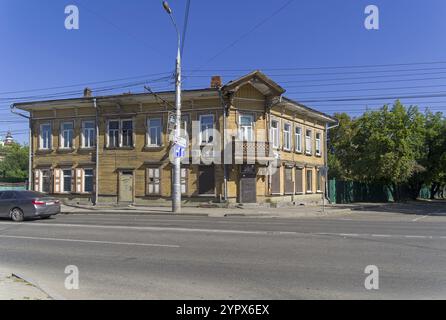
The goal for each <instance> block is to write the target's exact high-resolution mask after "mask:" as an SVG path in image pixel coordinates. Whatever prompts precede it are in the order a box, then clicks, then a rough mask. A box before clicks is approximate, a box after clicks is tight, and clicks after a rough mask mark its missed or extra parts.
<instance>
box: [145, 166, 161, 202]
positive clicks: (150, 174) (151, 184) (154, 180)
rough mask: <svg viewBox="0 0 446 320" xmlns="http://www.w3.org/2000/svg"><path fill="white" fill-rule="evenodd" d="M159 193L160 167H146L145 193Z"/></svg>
mask: <svg viewBox="0 0 446 320" xmlns="http://www.w3.org/2000/svg"><path fill="white" fill-rule="evenodd" d="M160 193H161V169H160V168H148V169H147V195H149V196H150V195H159V194H160Z"/></svg>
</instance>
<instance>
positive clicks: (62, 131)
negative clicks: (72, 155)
mask: <svg viewBox="0 0 446 320" xmlns="http://www.w3.org/2000/svg"><path fill="white" fill-rule="evenodd" d="M66 124H69V125H71V126H72V128H71V129H68V130H65V129H64V126H65V125H66ZM70 131H71V142H69V145H68V146H67V147H66V146H65V143H66V142H67V141H66V140H65V132H68V135H69V132H70ZM59 136H60V145H59V148H60V149H62V150H71V149H73V148H74V121H64V122H62V123H61V124H60V135H59Z"/></svg>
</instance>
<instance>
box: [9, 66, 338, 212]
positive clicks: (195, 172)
mask: <svg viewBox="0 0 446 320" xmlns="http://www.w3.org/2000/svg"><path fill="white" fill-rule="evenodd" d="M284 93H285V90H284V89H283V88H281V87H280V86H279V85H278V84H277V83H275V82H274V81H272V80H271V79H270V78H268V77H267V76H265V75H264V74H263V73H261V72H259V71H256V72H253V73H250V74H248V75H246V76H244V77H242V78H240V79H237V80H235V81H231V82H229V83H228V84H226V85H221V80H219V77H214V78H213V80H212V84H211V87H210V88H205V89H201V90H185V91H183V99H182V111H183V119H182V129H183V130H184V135H185V136H186V135H187V136H188V139H189V141H190V146H189V150H188V152H187V156H186V158H185V159H184V161H183V162H184V163H183V166H182V174H181V183H182V192H183V201H184V203H185V204H196V203H205V202H229V203H276V202H277V203H282V202H284V203H285V202H294V203H298V204H300V203H319V202H320V201H321V200H322V199H323V197H324V192H325V175H326V170H325V168H326V135H327V130H328V129H329V127H330V126H331V125H333V124H335V123H336V122H337V121H336V119H334V118H332V117H331V116H328V115H326V114H323V113H321V112H318V111H316V110H313V109H310V108H308V107H306V106H304V105H302V104H300V103H297V102H295V101H292V100H290V99H287V98H285V97H284V96H283V94H284ZM174 99H175V93H174V92H159V93H155V94H149V93H147V94H122V95H111V96H94V95H92V94H91V92H89V91H88V90H87V91H86V92H85V94H84V96H83V97H81V98H76V99H64V100H53V101H37V102H26V103H18V104H15V105H14V106H13V107H14V108H16V109H20V110H24V111H27V112H29V113H30V127H31V137H32V141H31V142H30V146H31V148H30V163H31V174H32V179H31V180H32V188H33V189H34V190H35V191H40V192H45V193H50V194H53V195H55V196H59V197H60V198H62V199H64V200H66V201H70V202H93V203H98V204H103V203H113V204H142V205H150V204H154V205H160V204H168V203H170V197H171V170H172V166H171V161H170V154H171V151H172V143H171V140H172V139H170V132H171V130H172V129H173V128H172V125H171V120H172V114H173V111H174V109H173V107H172V105H173V102H174ZM271 168H272V169H271Z"/></svg>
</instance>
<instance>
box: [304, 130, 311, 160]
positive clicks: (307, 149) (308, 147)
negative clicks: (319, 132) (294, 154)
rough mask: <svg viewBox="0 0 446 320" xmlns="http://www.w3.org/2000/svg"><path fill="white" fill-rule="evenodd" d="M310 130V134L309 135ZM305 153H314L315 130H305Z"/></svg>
mask: <svg viewBox="0 0 446 320" xmlns="http://www.w3.org/2000/svg"><path fill="white" fill-rule="evenodd" d="M308 132H309V133H310V135H308ZM305 153H306V154H307V155H312V154H313V130H311V129H306V130H305Z"/></svg>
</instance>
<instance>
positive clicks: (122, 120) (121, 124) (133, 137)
mask: <svg viewBox="0 0 446 320" xmlns="http://www.w3.org/2000/svg"><path fill="white" fill-rule="evenodd" d="M124 122H131V123H132V144H131V145H128V146H124V125H123V124H124ZM119 136H120V139H119V140H120V142H119V147H120V148H133V147H135V121H133V119H121V121H120V127H119Z"/></svg>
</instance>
